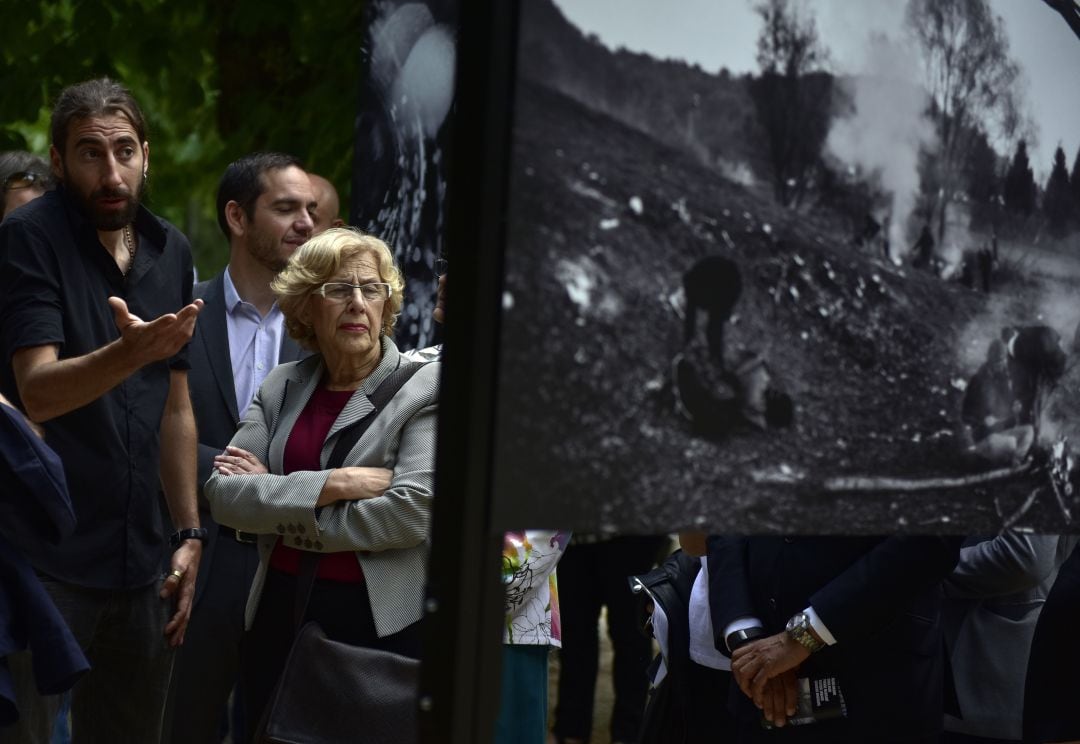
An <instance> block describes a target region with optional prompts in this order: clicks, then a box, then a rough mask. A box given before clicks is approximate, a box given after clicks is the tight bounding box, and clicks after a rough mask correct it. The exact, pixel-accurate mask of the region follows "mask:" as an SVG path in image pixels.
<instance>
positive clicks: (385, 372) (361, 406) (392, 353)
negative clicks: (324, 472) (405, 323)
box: [322, 338, 400, 462]
mask: <svg viewBox="0 0 1080 744" xmlns="http://www.w3.org/2000/svg"><path fill="white" fill-rule="evenodd" d="M380 343H381V344H382V359H381V360H380V361H379V366H377V367H376V368H375V371H374V372H372V373H371V374H370V375H368V377H367V379H366V380H364V384H363V385H361V386H360V387H359V388H357V390H356V392H355V393H353V394H352V397H350V398H349V402H348V403H346V404H345V407H344V408H342V409H341V413H340V414H338V417H337V419H336V420H335V421H334V425H333V426H331V427H330V431H329V432H328V433H327V435H326V441H325V442H324V443H323V452H322V455H323V458H322V459H323V462H326V458H327V457H329V456H330V448H329V447H328V446H327V445H328V444H329V443H330V440H331V439H332V438H333V437H334V435H335V434H337V433H338V432H339V431H341V430H342V429H343V428H344V427H346V426H348V425H349V424H352V423H355V422H357V421H359V420H360V419H362V418H364V416H367V415H368V414H369V413H371V411H372V409H374V408H375V406H373V405H372V404H371V399H370V397H369V396H370V395H371V394H372V393H374V392H375V389H376V388H378V387H379V384H380V383H382V381H383V380H385V379H386V378H387V377H389V376H390V373H391V372H393V371H394V370H395V369H397V368H398V364H399V361H400V359H399V358H400V354H399V353H398V350H397V347H396V346H394V344H393V343H392V342H388V341H387V339H385V338H383V339H380Z"/></svg>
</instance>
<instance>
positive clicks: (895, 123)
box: [494, 0, 1080, 533]
mask: <svg viewBox="0 0 1080 744" xmlns="http://www.w3.org/2000/svg"><path fill="white" fill-rule="evenodd" d="M1059 8H1060V10H1059ZM1070 11H1071V13H1070ZM1074 16H1075V11H1074V10H1072V6H1071V5H1070V4H1069V3H1050V2H1046V1H1045V0H908V1H907V2H885V1H884V0H875V1H873V2H860V3H850V2H841V1H839V0H836V1H831V2H830V1H822V2H804V1H800V0H726V1H725V2H713V1H712V0H701V1H700V2H698V1H696V0H684V1H683V2H679V3H674V4H669V3H664V4H659V3H649V2H644V1H642V2H628V1H627V0H620V1H619V2H615V1H614V0H612V1H604V0H524V1H523V2H522V3H521V6H520V19H519V38H518V60H517V65H518V67H517V84H516V89H515V96H514V107H515V108H514V125H513V146H512V152H511V158H510V184H509V212H508V215H507V235H506V246H505V259H504V260H505V266H504V269H505V284H504V291H503V296H502V325H501V344H500V361H499V364H500V367H499V390H498V394H497V395H498V412H497V416H496V440H497V445H496V452H495V457H494V463H495V480H494V482H495V493H496V506H495V509H496V514H495V521H496V523H497V524H502V525H506V526H510V525H514V524H517V525H522V524H527V525H544V526H572V527H573V528H575V529H588V530H595V531H600V532H614V531H620V532H638V533H656V532H660V531H664V530H673V529H682V528H702V529H710V530H713V531H727V532H744V533H749V532H789V533H790V532H798V533H882V532H884V533H895V532H912V533H915V532H921V533H946V532H958V531H959V532H965V533H983V532H985V533H993V532H997V531H999V530H1001V529H1003V528H1006V527H1013V528H1017V529H1022V530H1025V529H1026V530H1035V531H1040V532H1072V531H1076V529H1077V526H1078V525H1080V468H1078V467H1077V449H1078V448H1080V365H1078V361H1080V328H1078V324H1080V292H1078V291H1077V287H1078V284H1080V281H1078V280H1080V97H1078V96H1077V95H1076V90H1077V89H1076V79H1077V78H1076V72H1077V70H1080V30H1078V29H1077V24H1076V19H1075V17H1074Z"/></svg>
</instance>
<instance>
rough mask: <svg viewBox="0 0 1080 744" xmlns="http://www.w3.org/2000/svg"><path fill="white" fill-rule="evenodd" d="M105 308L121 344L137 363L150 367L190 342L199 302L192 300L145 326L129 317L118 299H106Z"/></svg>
mask: <svg viewBox="0 0 1080 744" xmlns="http://www.w3.org/2000/svg"><path fill="white" fill-rule="evenodd" d="M109 306H110V307H111V308H112V311H113V319H114V320H115V322H116V327H117V329H119V331H120V339H121V342H122V343H123V345H124V346H126V347H127V348H128V350H129V353H130V354H131V355H132V356H133V357H134V358H136V359H138V360H139V362H140V364H150V363H151V362H157V361H161V360H163V359H168V358H169V357H171V356H172V355H174V354H175V353H176V352H178V351H180V349H182V348H183V347H184V344H186V343H187V342H188V341H190V340H191V334H192V333H193V332H194V331H195V319H196V318H197V317H198V315H199V311H200V310H201V309H202V306H203V301H202V300H195V301H194V302H192V303H191V304H190V305H186V306H185V307H183V308H181V310H180V312H177V313H166V314H165V315H162V316H161V317H160V318H156V319H155V320H152V321H150V322H149V323H148V322H146V321H144V320H143V319H142V318H140V317H139V316H137V315H133V314H132V313H131V311H130V310H128V306H127V303H126V302H124V300H122V299H120V298H119V297H110V298H109Z"/></svg>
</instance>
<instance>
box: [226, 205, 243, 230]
mask: <svg viewBox="0 0 1080 744" xmlns="http://www.w3.org/2000/svg"><path fill="white" fill-rule="evenodd" d="M225 222H226V223H227V224H228V225H229V232H231V233H232V234H233V236H234V237H237V238H240V237H243V236H244V233H245V231H246V230H247V214H245V212H244V208H243V207H241V206H240V205H239V204H238V203H237V202H236V201H235V200H229V202H228V203H227V204H226V205H225Z"/></svg>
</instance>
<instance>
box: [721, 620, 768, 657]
mask: <svg viewBox="0 0 1080 744" xmlns="http://www.w3.org/2000/svg"><path fill="white" fill-rule="evenodd" d="M764 635H765V629H764V628H762V627H761V626H759V625H755V626H754V627H752V628H741V629H739V630H736V631H733V632H731V633H728V635H727V638H725V639H724V643H726V644H727V647H728V650H729V651H734V650H735V649H737V648H738V647H739V646H745V645H746V644H747V643H750V641H753V640H756V639H758V638H761V637H763V636H764Z"/></svg>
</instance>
